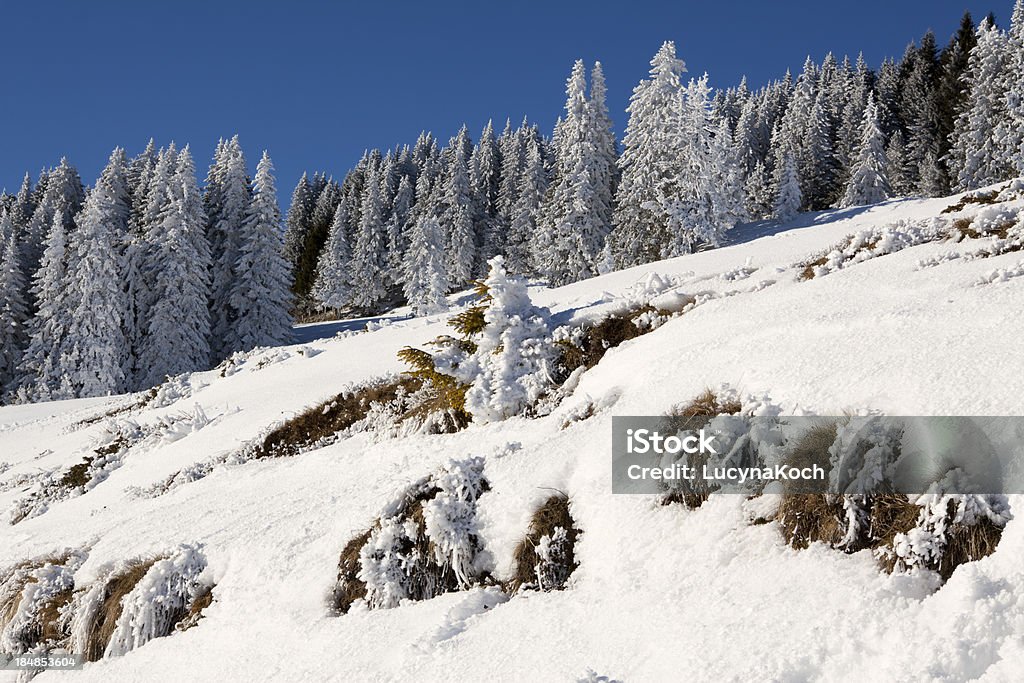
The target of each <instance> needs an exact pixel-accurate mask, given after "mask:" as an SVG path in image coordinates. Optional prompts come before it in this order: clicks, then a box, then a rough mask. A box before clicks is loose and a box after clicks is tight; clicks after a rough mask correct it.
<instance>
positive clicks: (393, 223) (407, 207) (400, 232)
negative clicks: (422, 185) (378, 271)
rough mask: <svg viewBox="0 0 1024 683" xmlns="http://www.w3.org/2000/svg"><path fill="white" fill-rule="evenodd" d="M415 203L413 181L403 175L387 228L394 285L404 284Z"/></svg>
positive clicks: (396, 191)
mask: <svg viewBox="0 0 1024 683" xmlns="http://www.w3.org/2000/svg"><path fill="white" fill-rule="evenodd" d="M415 203H416V194H415V190H414V189H413V184H412V179H411V177H410V176H408V175H403V176H402V177H401V178H400V179H399V181H398V186H397V187H396V189H395V195H394V199H393V200H392V202H391V212H390V215H389V216H388V220H387V225H386V226H385V232H386V233H387V239H388V243H387V255H388V282H390V283H391V284H394V285H397V284H400V283H401V282H402V264H403V261H404V258H405V251H406V249H408V248H409V237H410V233H411V231H412V226H410V225H409V223H410V217H411V215H412V210H413V205H414V204H415Z"/></svg>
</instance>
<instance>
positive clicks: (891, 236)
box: [797, 218, 948, 280]
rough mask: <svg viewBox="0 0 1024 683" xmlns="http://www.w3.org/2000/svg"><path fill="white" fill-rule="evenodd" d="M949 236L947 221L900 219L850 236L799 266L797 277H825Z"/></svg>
mask: <svg viewBox="0 0 1024 683" xmlns="http://www.w3.org/2000/svg"><path fill="white" fill-rule="evenodd" d="M947 236H948V231H947V229H946V223H945V221H942V220H940V219H937V218H930V219H927V220H923V221H907V220H902V219H901V220H898V221H896V222H895V223H891V224H889V225H886V226H884V227H881V228H868V229H866V230H861V231H859V232H857V233H855V234H853V235H850V236H849V237H847V238H846V240H845V241H844V242H843V243H842V244H840V245H838V246H836V247H834V248H832V249H831V250H830V251H828V252H826V253H824V254H820V255H818V256H817V257H816V258H814V259H812V260H810V261H807V262H804V263H800V264H798V265H797V268H799V269H800V274H799V276H798V277H799V279H801V280H810V279H813V278H816V277H822V276H823V275H827V274H829V273H832V272H835V271H837V270H841V269H843V268H847V267H849V266H852V265H855V264H857V263H862V262H864V261H867V260H869V259H873V258H875V257H878V256H884V255H886V254H893V253H895V252H897V251H901V250H903V249H907V248H909V247H914V246H917V245H919V244H925V243H926V242H934V241H937V240H940V239H945V238H946V237H947Z"/></svg>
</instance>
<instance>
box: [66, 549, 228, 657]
mask: <svg viewBox="0 0 1024 683" xmlns="http://www.w3.org/2000/svg"><path fill="white" fill-rule="evenodd" d="M205 567H206V558H205V557H204V555H203V552H202V548H201V547H200V546H197V545H180V546H178V547H177V548H176V549H175V550H174V551H172V552H171V553H169V554H167V555H166V556H160V557H155V558H150V559H147V560H133V561H127V562H120V563H117V564H114V565H111V566H109V567H108V568H107V571H106V572H105V574H104V576H103V578H101V579H100V580H99V581H97V582H95V583H93V584H92V585H91V586H90V587H88V588H87V589H86V590H85V591H83V592H81V593H79V594H78V595H77V596H76V598H75V601H74V603H73V610H74V616H73V617H72V619H71V625H70V634H71V638H70V644H69V649H70V650H71V651H72V652H76V653H79V654H81V655H83V656H84V657H85V659H86V661H90V662H94V661H97V660H99V659H100V658H102V657H111V656H120V655H123V654H125V653H127V652H129V651H131V650H133V649H135V648H137V647H140V646H142V645H144V644H146V643H147V642H149V641H150V640H152V639H154V638H160V637H163V636H167V635H170V634H171V633H173V632H174V631H175V629H176V627H177V625H178V624H180V623H182V622H183V621H185V620H187V619H189V618H190V617H191V618H193V619H194V618H195V615H194V614H190V613H191V612H193V607H194V605H195V603H196V602H197V601H198V600H199V599H200V598H201V597H202V596H206V595H207V594H208V592H209V585H207V584H205V583H204V582H203V580H202V579H201V574H202V573H203V570H204V569H205Z"/></svg>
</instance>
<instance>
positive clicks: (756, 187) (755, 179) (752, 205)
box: [745, 160, 774, 220]
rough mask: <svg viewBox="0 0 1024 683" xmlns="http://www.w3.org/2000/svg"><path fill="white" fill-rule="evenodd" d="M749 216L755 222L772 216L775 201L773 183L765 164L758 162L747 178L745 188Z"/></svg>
mask: <svg viewBox="0 0 1024 683" xmlns="http://www.w3.org/2000/svg"><path fill="white" fill-rule="evenodd" d="M745 192H746V208H747V215H748V216H750V218H752V219H754V220H761V219H763V218H768V217H770V216H771V215H772V208H773V200H774V198H773V197H772V183H771V178H770V177H769V176H768V170H767V169H766V168H765V166H764V162H762V161H760V160H758V161H757V163H756V164H754V168H753V170H752V171H750V174H749V175H748V176H747V183H746V187H745Z"/></svg>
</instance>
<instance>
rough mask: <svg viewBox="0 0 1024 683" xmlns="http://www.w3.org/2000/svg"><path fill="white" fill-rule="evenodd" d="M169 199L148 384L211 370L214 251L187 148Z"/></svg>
mask: <svg viewBox="0 0 1024 683" xmlns="http://www.w3.org/2000/svg"><path fill="white" fill-rule="evenodd" d="M176 161H177V163H176V168H175V170H174V175H173V177H172V178H171V179H170V181H169V182H168V183H167V185H166V198H165V201H164V203H163V206H162V208H161V209H160V212H159V214H158V216H157V220H156V222H155V223H154V224H153V226H152V228H151V229H150V240H151V242H152V245H153V248H152V257H151V258H152V260H151V266H150V267H151V269H152V282H153V288H154V292H153V293H154V296H153V305H152V307H151V309H150V311H149V324H148V327H147V334H146V338H145V339H144V341H143V351H142V361H143V374H142V377H143V384H148V385H150V386H155V385H157V384H159V383H161V382H162V381H163V380H164V378H165V377H167V376H173V375H177V374H180V373H182V372H188V371H193V370H197V369H201V368H205V367H208V364H209V362H210V342H209V339H210V311H209V299H210V262H211V259H210V246H209V242H208V241H207V239H206V231H205V227H206V216H205V215H204V214H203V199H202V196H201V195H200V193H199V187H198V186H197V183H196V172H195V164H194V162H193V161H192V154H191V152H190V151H189V148H188V147H187V146H186V147H185V148H184V149H183V150H181V152H180V153H179V154H177V155H176Z"/></svg>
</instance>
